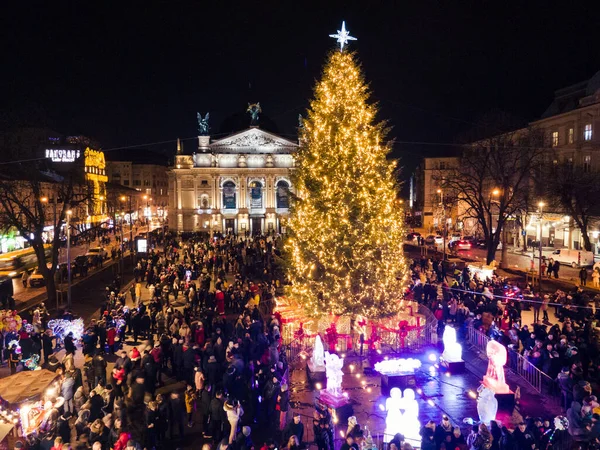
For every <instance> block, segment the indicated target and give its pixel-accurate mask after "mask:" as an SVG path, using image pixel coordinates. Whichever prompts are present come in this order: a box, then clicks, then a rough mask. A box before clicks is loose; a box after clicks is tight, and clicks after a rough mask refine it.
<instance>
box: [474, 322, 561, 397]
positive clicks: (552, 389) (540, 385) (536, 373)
mask: <svg viewBox="0 0 600 450" xmlns="http://www.w3.org/2000/svg"><path fill="white" fill-rule="evenodd" d="M466 339H467V342H469V343H470V344H471V345H473V346H474V347H476V348H477V349H479V350H481V351H482V352H483V353H485V352H486V349H487V344H488V342H489V341H490V340H491V338H490V337H489V336H487V335H486V334H485V333H482V332H481V331H479V330H476V329H475V328H473V327H469V328H467V334H466ZM507 356H508V357H507V362H506V367H508V368H509V369H510V370H511V371H512V372H513V373H514V374H516V375H518V376H519V377H520V378H521V379H523V380H524V381H526V382H527V383H528V384H529V385H530V386H531V387H532V388H533V389H535V390H536V391H537V392H539V393H540V394H544V395H545V396H546V397H545V398H546V399H548V400H549V401H552V402H554V403H555V404H557V405H559V404H560V403H561V398H560V392H559V390H558V389H557V386H556V382H555V381H554V380H553V379H552V378H550V376H548V375H547V374H545V373H544V372H542V371H541V370H540V369H538V368H537V367H535V365H533V364H532V363H531V362H530V361H528V360H527V358H525V357H524V356H523V355H521V354H520V353H518V352H515V351H514V350H512V349H510V348H509V349H507Z"/></svg>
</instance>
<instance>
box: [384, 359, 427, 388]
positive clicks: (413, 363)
mask: <svg viewBox="0 0 600 450" xmlns="http://www.w3.org/2000/svg"><path fill="white" fill-rule="evenodd" d="M420 367H421V361H419V360H418V359H414V358H408V359H404V358H400V359H388V360H385V361H380V362H378V363H375V370H376V371H377V372H379V373H380V374H382V375H400V374H407V373H415V370H417V369H418V368H420ZM390 393H391V391H390Z"/></svg>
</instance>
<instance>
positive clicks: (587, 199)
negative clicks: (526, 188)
mask: <svg viewBox="0 0 600 450" xmlns="http://www.w3.org/2000/svg"><path fill="white" fill-rule="evenodd" d="M543 175H544V177H543V180H542V185H543V187H544V191H545V196H546V198H547V200H548V203H549V206H550V207H551V208H554V209H555V210H561V211H563V212H564V213H565V214H566V215H569V216H570V217H571V218H572V219H573V222H575V224H576V225H577V227H578V228H579V230H580V231H581V236H582V238H583V245H584V247H585V249H586V250H587V251H591V250H592V243H591V241H590V236H589V227H590V224H591V222H592V220H593V218H594V217H598V216H599V215H600V202H599V201H598V198H600V171H598V170H596V169H592V168H591V167H590V168H586V167H584V166H582V165H579V164H574V163H573V162H572V160H569V159H563V160H562V161H560V160H559V159H558V158H557V159H556V160H553V161H548V162H547V163H546V164H545V165H544V170H543Z"/></svg>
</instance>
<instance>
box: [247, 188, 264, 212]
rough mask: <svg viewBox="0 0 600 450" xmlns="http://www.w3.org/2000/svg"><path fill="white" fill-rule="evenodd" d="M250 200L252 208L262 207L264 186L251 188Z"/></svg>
mask: <svg viewBox="0 0 600 450" xmlns="http://www.w3.org/2000/svg"><path fill="white" fill-rule="evenodd" d="M250 200H251V201H250V207H251V208H253V209H260V208H262V187H253V188H251V189H250Z"/></svg>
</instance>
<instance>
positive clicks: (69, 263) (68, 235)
mask: <svg viewBox="0 0 600 450" xmlns="http://www.w3.org/2000/svg"><path fill="white" fill-rule="evenodd" d="M72 214H73V211H71V210H70V209H69V210H67V308H69V309H70V308H71V215H72Z"/></svg>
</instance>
